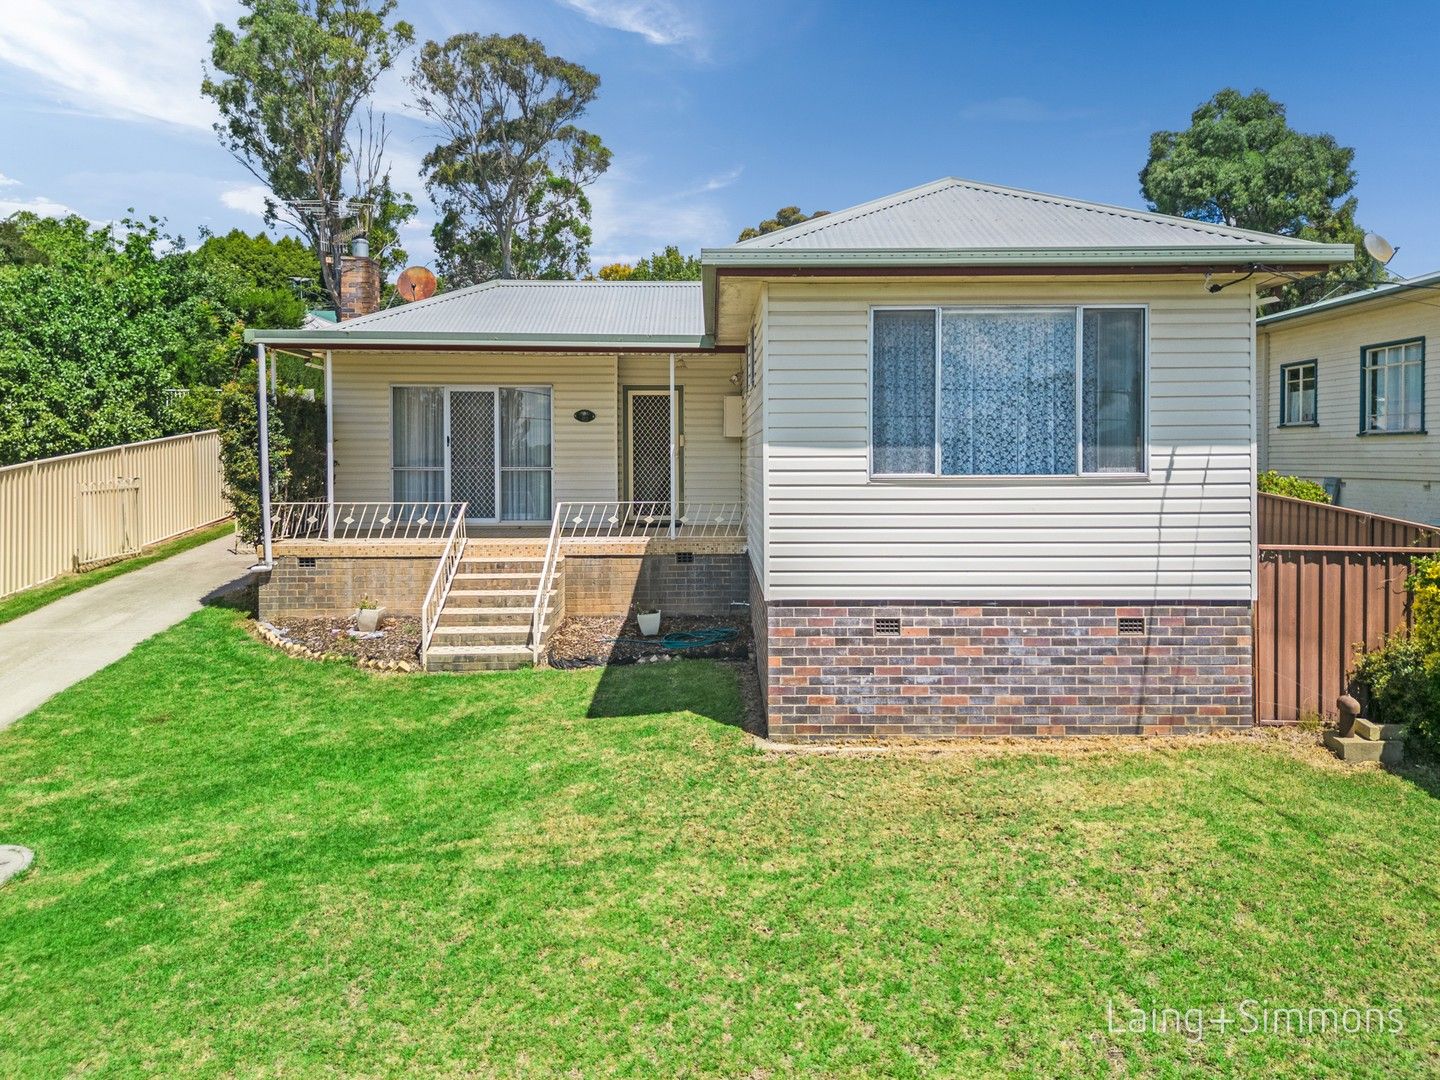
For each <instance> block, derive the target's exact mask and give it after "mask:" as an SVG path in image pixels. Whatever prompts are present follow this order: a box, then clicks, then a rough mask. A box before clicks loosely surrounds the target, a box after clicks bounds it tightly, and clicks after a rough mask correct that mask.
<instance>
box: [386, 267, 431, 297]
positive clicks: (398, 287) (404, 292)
mask: <svg viewBox="0 0 1440 1080" xmlns="http://www.w3.org/2000/svg"><path fill="white" fill-rule="evenodd" d="M395 291H396V292H398V293H399V294H400V295H401V296H402V297H404V298H405V299H406V300H424V299H425V298H426V297H427V296H434V295H435V275H434V274H432V273H431V272H430V271H429V270H426V269H425V267H423V266H411V267H408V268H406V269H405V270H403V271H401V273H400V276H399V277H398V278H397V279H396V281H395Z"/></svg>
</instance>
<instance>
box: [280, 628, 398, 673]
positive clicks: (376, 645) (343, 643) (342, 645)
mask: <svg viewBox="0 0 1440 1080" xmlns="http://www.w3.org/2000/svg"><path fill="white" fill-rule="evenodd" d="M354 629H355V620H354V618H353V617H350V618H330V619H285V620H283V621H282V622H281V623H280V624H279V625H278V626H276V627H275V630H276V632H277V633H279V635H280V636H281V637H282V638H284V639H285V640H286V641H293V642H294V643H295V644H297V645H303V646H305V648H307V649H310V650H311V651H313V652H317V653H332V654H337V655H340V656H353V657H356V658H358V659H361V660H408V661H410V662H411V663H416V662H417V661H416V657H417V656H418V654H419V652H420V620H419V619H409V618H400V617H394V618H385V619H381V620H380V629H381V630H382V631H383V634H382V635H381V636H380V637H375V638H365V637H351V636H350V635H349V633H347V631H350V630H354Z"/></svg>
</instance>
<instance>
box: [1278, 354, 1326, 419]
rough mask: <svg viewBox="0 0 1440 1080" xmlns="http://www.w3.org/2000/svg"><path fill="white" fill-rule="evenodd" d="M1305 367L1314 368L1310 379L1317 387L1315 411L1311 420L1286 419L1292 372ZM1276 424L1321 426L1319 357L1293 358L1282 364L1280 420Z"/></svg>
mask: <svg viewBox="0 0 1440 1080" xmlns="http://www.w3.org/2000/svg"><path fill="white" fill-rule="evenodd" d="M1304 367H1309V368H1313V369H1314V371H1313V372H1312V373H1311V376H1310V381H1311V382H1312V383H1313V384H1314V387H1315V413H1314V415H1313V416H1311V417H1310V419H1309V420H1287V419H1285V406H1286V404H1287V403H1288V402H1289V399H1290V372H1291V371H1292V370H1294V369H1295V368H1304ZM1302 407H1303V405H1302ZM1275 426H1276V427H1282V428H1298V427H1319V426H1320V361H1319V359H1318V358H1313V357H1312V358H1311V359H1309V360H1293V361H1291V362H1290V363H1288V364H1281V365H1280V422H1279V423H1278V424H1276V425H1275Z"/></svg>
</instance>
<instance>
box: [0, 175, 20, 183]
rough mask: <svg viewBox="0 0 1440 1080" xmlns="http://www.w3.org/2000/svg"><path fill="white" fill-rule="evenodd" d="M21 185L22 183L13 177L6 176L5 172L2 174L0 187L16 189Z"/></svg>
mask: <svg viewBox="0 0 1440 1080" xmlns="http://www.w3.org/2000/svg"><path fill="white" fill-rule="evenodd" d="M19 183H20V181H19V180H16V179H15V178H14V177H13V176H6V175H5V174H4V173H3V172H0V187H15V186H16V185H17V184H19Z"/></svg>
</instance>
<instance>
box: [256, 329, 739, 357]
mask: <svg viewBox="0 0 1440 1080" xmlns="http://www.w3.org/2000/svg"><path fill="white" fill-rule="evenodd" d="M245 341H246V342H248V343H253V344H256V345H270V346H295V347H300V348H304V347H307V346H308V347H312V348H330V349H337V348H349V349H374V348H386V347H390V348H405V347H407V346H410V347H416V346H419V347H424V348H430V349H445V348H454V349H487V348H488V349H512V350H513V349H526V348H540V349H545V350H548V351H556V350H575V351H582V352H600V351H603V352H626V351H642V350H649V351H657V352H669V351H671V350H674V351H677V352H678V351H691V350H704V349H713V348H714V347H715V341H714V339H713V338H712V337H710V336H709V335H705V334H695V335H678V336H677V335H671V334H465V333H451V332H446V331H405V330H338V329H337V330H246V331H245Z"/></svg>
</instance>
